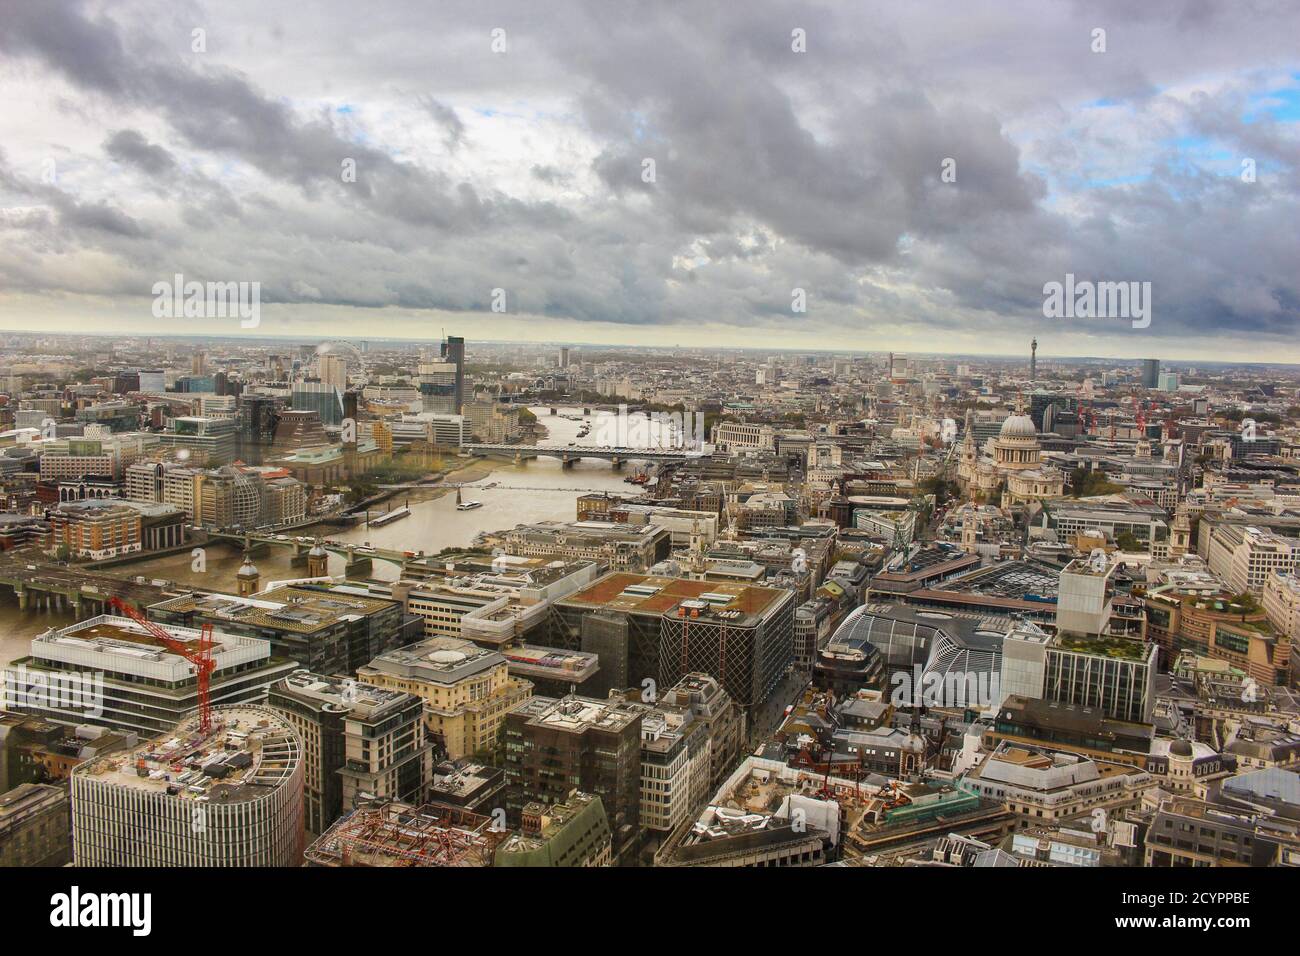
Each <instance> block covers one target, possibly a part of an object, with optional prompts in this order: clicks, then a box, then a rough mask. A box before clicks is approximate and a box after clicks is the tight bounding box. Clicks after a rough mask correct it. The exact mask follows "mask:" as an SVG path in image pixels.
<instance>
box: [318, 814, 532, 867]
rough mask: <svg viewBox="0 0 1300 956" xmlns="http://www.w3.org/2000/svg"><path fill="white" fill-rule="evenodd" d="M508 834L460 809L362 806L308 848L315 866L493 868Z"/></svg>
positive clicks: (483, 817) (480, 816)
mask: <svg viewBox="0 0 1300 956" xmlns="http://www.w3.org/2000/svg"><path fill="white" fill-rule="evenodd" d="M507 835H508V831H506V830H504V829H502V830H495V829H493V828H492V819H491V818H490V817H485V816H483V815H481V814H477V813H471V812H470V811H468V810H461V809H459V808H456V807H450V806H442V805H438V804H425V805H423V806H421V807H418V808H417V807H412V806H409V805H407V804H402V803H385V804H380V805H372V806H365V807H360V808H358V809H356V810H353V811H352V812H351V813H349V814H348V815H347V816H345V817H343V818H342V819H341V820H339V821H338V822H337V823H335V824H334V825H333V826H331V827H330V828H329V829H328V830H326V831H325V833H324V834H322V835H321V837H320V838H319V839H318V840H316V842H315V843H313V844H312V845H311V846H309V847H308V848H307V851H306V853H305V854H304V855H305V856H306V858H307V860H308V862H310V863H312V864H314V865H316V866H332V867H340V866H393V867H412V866H456V867H476V866H491V865H492V861H493V858H494V856H495V854H496V848H497V846H498V845H499V844H500V843H501V842H502V841H503V840H504V839H505V838H506V836H507Z"/></svg>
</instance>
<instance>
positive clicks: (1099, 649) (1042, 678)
mask: <svg viewBox="0 0 1300 956" xmlns="http://www.w3.org/2000/svg"><path fill="white" fill-rule="evenodd" d="M1158 652H1159V648H1157V647H1156V645H1155V644H1153V643H1144V642H1142V641H1134V640H1129V639H1128V638H1121V637H1101V636H1097V635H1086V634H1065V633H1060V634H1056V635H1049V634H1047V633H1045V632H1044V631H1043V630H1042V629H1041V628H1039V627H1037V626H1035V625H1033V624H1028V623H1026V624H1022V625H1018V626H1016V627H1014V628H1012V630H1011V632H1010V633H1008V634H1007V636H1006V638H1005V639H1004V640H1003V644H1002V663H1001V683H1000V690H1001V693H1002V695H1003V696H1004V697H1005V696H1010V695H1017V696H1022V697H1028V698H1032V699H1037V700H1049V701H1056V702H1057V703H1061V704H1080V705H1083V706H1087V707H1095V708H1097V710H1098V712H1099V713H1101V714H1104V715H1105V716H1107V717H1110V718H1112V719H1114V720H1122V721H1132V722H1143V723H1150V721H1151V715H1152V712H1153V710H1154V708H1155V678H1156V674H1157V664H1156V662H1157V658H1158Z"/></svg>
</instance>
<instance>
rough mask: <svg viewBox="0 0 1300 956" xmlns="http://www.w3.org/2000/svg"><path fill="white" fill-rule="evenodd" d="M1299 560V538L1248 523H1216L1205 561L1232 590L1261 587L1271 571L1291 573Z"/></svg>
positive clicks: (1255, 589) (1238, 590)
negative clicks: (1285, 535)
mask: <svg viewBox="0 0 1300 956" xmlns="http://www.w3.org/2000/svg"><path fill="white" fill-rule="evenodd" d="M1298 560H1300V538H1289V537H1284V536H1283V535H1280V534H1275V533H1273V532H1271V531H1268V530H1266V529H1264V528H1256V527H1253V526H1249V525H1234V524H1220V525H1217V526H1216V527H1215V528H1214V529H1213V531H1212V533H1211V535H1210V541H1209V553H1208V554H1207V555H1206V563H1207V564H1209V566H1210V570H1211V571H1213V572H1214V573H1215V574H1217V575H1218V576H1219V577H1221V578H1223V579H1224V580H1225V581H1227V582H1228V586H1229V587H1230V588H1232V590H1233V591H1234V592H1237V593H1240V592H1242V591H1253V592H1255V593H1256V594H1259V593H1261V592H1262V591H1263V590H1264V585H1265V583H1266V582H1267V581H1268V579H1269V577H1270V576H1271V575H1273V574H1291V573H1293V572H1294V571H1295V570H1296V562H1297V561H1298Z"/></svg>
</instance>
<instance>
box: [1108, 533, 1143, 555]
mask: <svg viewBox="0 0 1300 956" xmlns="http://www.w3.org/2000/svg"><path fill="white" fill-rule="evenodd" d="M1115 543H1116V544H1117V545H1119V549H1120V550H1121V551H1141V550H1142V544H1141V542H1140V541H1138V539H1137V538H1136V537H1135V536H1134V534H1133V532H1132V531H1121V532H1120V533H1119V534H1118V535H1116V536H1115Z"/></svg>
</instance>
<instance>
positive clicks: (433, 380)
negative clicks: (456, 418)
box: [419, 362, 461, 415]
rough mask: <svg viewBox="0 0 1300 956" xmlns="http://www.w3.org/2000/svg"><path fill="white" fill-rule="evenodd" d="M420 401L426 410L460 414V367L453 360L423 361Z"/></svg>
mask: <svg viewBox="0 0 1300 956" xmlns="http://www.w3.org/2000/svg"><path fill="white" fill-rule="evenodd" d="M419 373H420V402H421V407H422V409H423V410H424V411H426V412H433V413H435V414H439V415H459V414H460V405H461V403H460V400H459V397H458V396H459V386H458V379H459V376H460V369H459V368H458V367H457V366H456V365H455V363H453V362H421V363H420V366H419Z"/></svg>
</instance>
